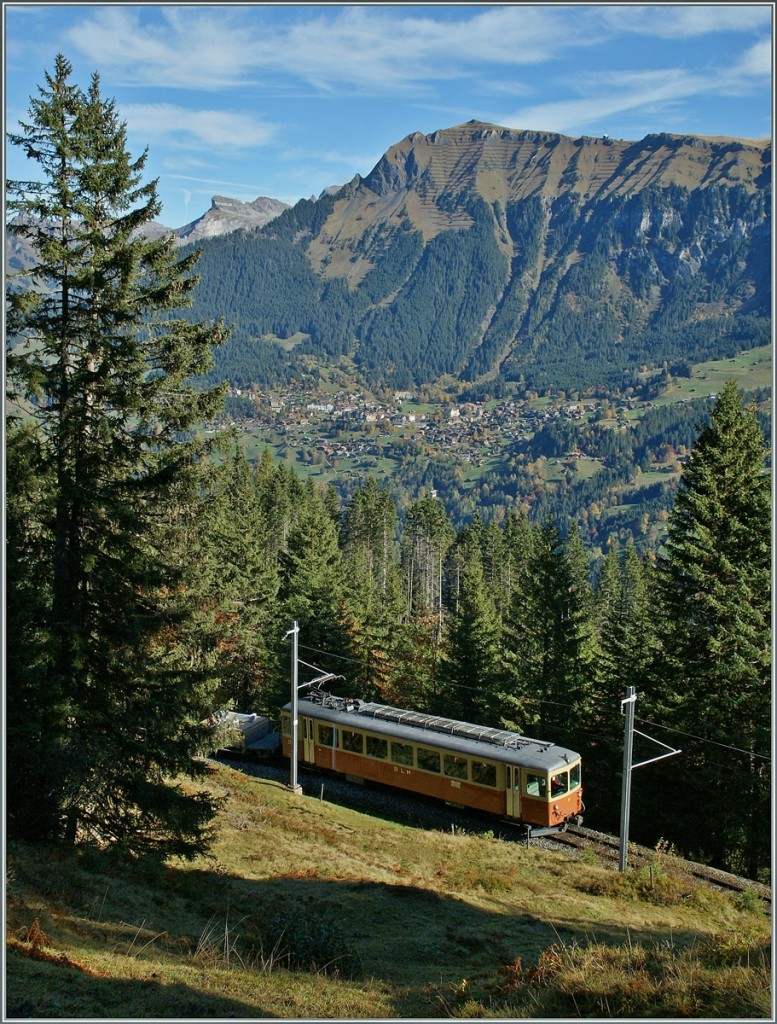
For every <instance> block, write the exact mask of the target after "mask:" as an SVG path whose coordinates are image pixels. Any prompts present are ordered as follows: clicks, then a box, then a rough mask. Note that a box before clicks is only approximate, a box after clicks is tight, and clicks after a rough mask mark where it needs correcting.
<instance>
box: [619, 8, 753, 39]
mask: <svg viewBox="0 0 777 1024" xmlns="http://www.w3.org/2000/svg"><path fill="white" fill-rule="evenodd" d="M771 6H772V5H771V4H746V3H742V4H718V3H709V4H646V5H644V6H637V5H636V4H617V5H613V6H607V7H603V8H602V9H601V19H602V22H603V24H605V25H607V26H608V27H609V28H611V29H613V30H615V31H618V32H634V33H637V34H639V35H645V36H653V37H654V38H656V39H691V38H694V37H697V36H704V35H709V34H710V33H712V32H755V33H761V32H766V33H768V32H769V31H770V26H771Z"/></svg>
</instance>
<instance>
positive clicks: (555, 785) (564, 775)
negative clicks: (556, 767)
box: [550, 772, 569, 800]
mask: <svg viewBox="0 0 777 1024" xmlns="http://www.w3.org/2000/svg"><path fill="white" fill-rule="evenodd" d="M567 792H569V772H557V773H556V774H555V775H551V777H550V798H551V800H552V799H553V798H554V797H557V796H563V795H564V793H567Z"/></svg>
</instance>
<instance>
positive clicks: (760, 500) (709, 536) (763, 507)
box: [650, 382, 771, 877]
mask: <svg viewBox="0 0 777 1024" xmlns="http://www.w3.org/2000/svg"><path fill="white" fill-rule="evenodd" d="M765 454H766V441H765V438H764V435H763V432H762V430H761V428H760V426H759V423H758V418H757V413H756V410H755V408H754V407H750V408H745V407H744V404H743V395H742V393H741V392H740V391H739V389H738V388H737V386H736V384H735V383H734V382H729V383H728V384H727V385H726V387H725V389H724V390H723V392H722V393H721V395H720V396H719V398H718V399H717V401H716V403H715V406H714V408H713V410H712V415H711V419H710V422H709V424H708V426H706V427H705V428H704V429H703V430H702V431H701V433H700V434H699V437H698V439H697V441H696V444H695V445H694V448H693V450H692V452H691V457H690V459H689V461H688V464H687V465H686V466H685V469H684V471H683V475H682V479H681V482H680V487H679V489H678V492H677V497H676V499H675V505H674V509H673V512H672V514H671V516H670V519H669V523H668V536H667V539H666V544H665V550H664V551H663V553H662V554H661V555H660V557H659V559H658V563H657V571H658V585H659V595H660V601H661V612H662V616H661V623H660V636H661V641H662V650H661V655H660V658H659V660H658V664H657V666H656V673H655V675H656V682H655V691H654V693H653V694H652V695H651V700H650V703H651V705H652V707H653V708H654V709H656V710H657V711H659V712H661V713H662V714H663V715H664V716H665V718H664V720H665V722H666V723H667V724H671V725H674V726H676V727H678V728H679V729H681V730H682V731H684V732H686V733H689V734H691V736H692V737H702V738H703V740H700V739H696V738H689V737H684V738H683V744H682V746H683V758H682V769H683V781H682V787H681V790H680V791H679V792H678V791H677V790H676V789H675V791H674V795H673V797H672V800H671V801H666V802H665V803H664V808H666V807H668V806H670V804H671V806H673V808H674V812H675V815H676V820H675V821H674V823H673V825H674V828H675V831H676V834H677V835H678V837H679V836H680V835H682V837H683V838H686V841H688V842H690V843H691V844H692V847H693V849H694V851H695V852H696V853H698V854H699V855H700V856H706V857H709V858H712V859H714V860H716V861H717V862H718V863H721V864H723V865H725V866H727V867H730V868H733V869H736V870H741V871H745V872H747V873H748V874H749V875H750V876H751V877H754V876H755V875H756V874H757V873H758V872H759V871H762V870H764V869H765V868H766V867H767V866H768V863H769V849H770V816H769V804H770V771H769V752H770V750H771V742H770V740H771V737H770V721H771V564H770V563H771V495H770V479H769V476H768V474H767V473H766V470H765ZM665 694H666V695H667V696H664V695H665ZM676 767H677V766H676Z"/></svg>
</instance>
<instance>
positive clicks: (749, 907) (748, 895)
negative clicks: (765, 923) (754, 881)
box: [736, 888, 763, 914]
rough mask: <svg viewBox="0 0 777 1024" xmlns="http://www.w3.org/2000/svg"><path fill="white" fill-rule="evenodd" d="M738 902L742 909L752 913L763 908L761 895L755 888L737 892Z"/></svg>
mask: <svg viewBox="0 0 777 1024" xmlns="http://www.w3.org/2000/svg"><path fill="white" fill-rule="evenodd" d="M736 904H737V906H738V907H739V909H740V910H743V911H745V912H747V913H751V914H756V913H758V911H759V910H763V903H762V902H761V897H760V896H759V895H758V893H757V892H756V891H755V889H750V888H746V889H743V890H742V892H740V893H738V894H737V897H736Z"/></svg>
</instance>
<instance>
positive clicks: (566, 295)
mask: <svg viewBox="0 0 777 1024" xmlns="http://www.w3.org/2000/svg"><path fill="white" fill-rule="evenodd" d="M239 229H244V230H239ZM152 230H158V231H165V230H167V229H165V228H163V227H162V226H161V225H156V226H153V228H152ZM175 234H176V238H177V240H178V242H179V244H180V245H182V246H186V245H188V244H191V243H197V244H198V245H199V246H200V247H201V248H202V256H201V258H200V262H199V265H198V273H199V275H200V285H199V287H198V289H197V292H196V296H195V302H194V305H193V307H192V309H191V310H190V311H189V313H187V315H191V316H192V317H196V318H198V319H201V318H211V319H213V318H220V317H223V318H224V319H225V320H226V321H227V322H228V323H231V324H233V325H234V330H233V334H232V337H231V339H230V340H229V342H227V344H226V345H225V346H224V347H223V348H222V349H220V350H219V351H218V352H217V353H216V368H215V376H217V377H219V378H223V377H227V378H228V379H230V380H232V381H233V382H236V383H237V382H239V383H249V382H265V383H269V382H271V381H274V380H279V379H283V378H284V377H289V376H291V375H294V374H295V373H296V372H297V371H298V368H299V365H300V360H301V359H303V360H309V359H311V358H312V359H314V360H316V359H320V360H332V359H338V358H340V357H342V356H347V357H349V358H350V359H352V360H353V361H354V363H355V365H356V366H357V367H358V368H359V369H360V370H361V371H362V372H363V373H364V374H365V376H366V377H367V378H369V379H370V380H372V381H374V382H378V381H379V382H381V383H385V384H388V385H392V386H395V387H400V388H404V387H409V386H413V385H414V384H418V383H423V382H429V381H434V380H437V379H439V378H441V377H444V376H446V375H452V376H455V377H458V378H459V379H462V380H465V381H469V382H472V384H473V385H478V384H480V383H482V384H487V383H489V382H493V381H499V380H521V379H522V380H524V381H525V382H526V383H527V384H528V385H530V386H532V387H536V388H545V387H571V388H579V387H586V386H589V385H595V384H599V383H605V384H606V383H611V382H613V381H615V380H618V381H622V380H623V378H624V375H628V374H629V373H633V371H634V369H635V368H637V367H639V366H640V365H645V364H646V365H648V366H656V365H658V366H660V365H661V364H662V363H663V362H664V361H666V360H669V361H675V362H676V361H677V360H685V361H691V362H692V361H699V360H702V359H708V358H716V357H720V356H722V355H724V354H726V353H730V354H733V353H735V352H737V351H741V350H743V349H746V348H750V347H753V346H755V345H758V344H765V343H768V342H769V340H770V327H771V321H770V316H771V252H772V237H771V144H770V142H769V140H763V141H758V140H745V139H732V138H722V137H721V138H717V137H716V138H701V137H694V136H681V135H667V134H660V135H649V136H647V137H646V138H644V139H642V140H641V141H638V142H634V141H627V140H623V139H612V138H608V137H602V138H593V137H582V138H578V139H573V138H570V137H568V136H564V135H558V134H554V133H549V132H538V131H519V130H516V129H508V128H502V127H499V126H497V125H492V124H485V123H482V122H477V121H471V122H468V123H466V124H462V125H458V126H456V127H454V128H449V129H444V130H440V131H436V132H433V133H432V134H430V135H423V134H421V133H419V132H415V133H413V134H411V135H408V136H407V137H406V138H405V139H403V140H402V141H401V142H399V143H397V144H396V145H394V146H392V147H391V148H390V149H389V150H388V151H387V152H386V154H385V155H384V156H383V157H382V158H381V160H380V161H379V162H378V163H377V165H376V166H375V168H374V169H373V170H372V171H371V172H370V174H368V175H367V176H366V177H364V178H362V177H360V176H359V175H357V176H356V177H354V179H353V180H352V181H351V182H349V183H348V184H347V185H345V186H343V187H342V188H340V189H327V190H326V191H325V192H323V193H322V194H321V195H320V196H319V197H318V199H310V200H301V201H300V202H299V203H297V204H296V205H295V206H293V207H287V206H286V204H284V203H281V202H279V201H277V200H273V199H267V198H264V197H260V198H259V199H256V200H254V202H252V203H242V202H239V201H238V200H233V199H226V198H224V197H220V196H216V197H214V199H213V202H212V206H211V209H210V210H208V211H207V213H205V214H204V215H203V216H202V217H200V218H198V219H197V220H196V221H194V222H192V223H191V224H189V225H187V226H185V227H184V228H180V229H178V230H177V231H176V232H175ZM8 244H9V242H8V237H7V239H6V257H7V260H8V259H9V252H8ZM24 257H25V254H23V253H20V252H12V253H11V254H10V258H11V259H12V260H13V261H16V262H18V261H19V260H23V259H24Z"/></svg>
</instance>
